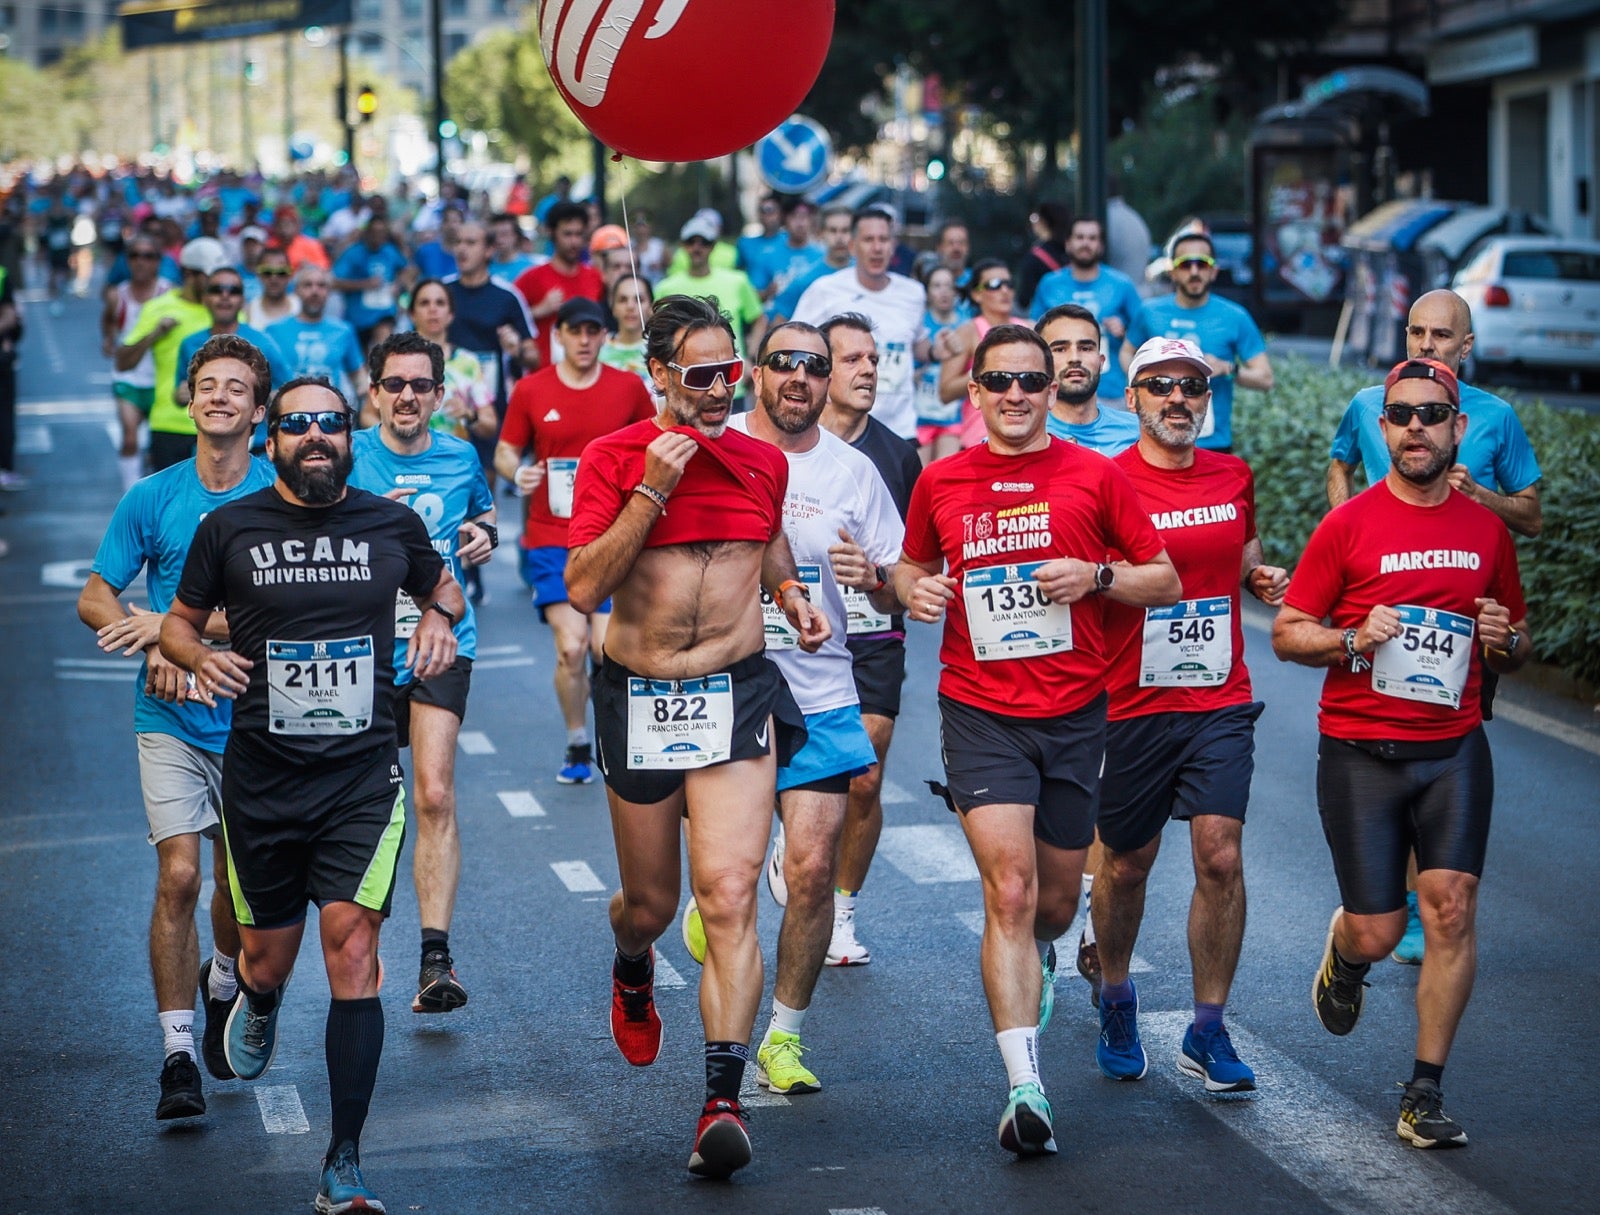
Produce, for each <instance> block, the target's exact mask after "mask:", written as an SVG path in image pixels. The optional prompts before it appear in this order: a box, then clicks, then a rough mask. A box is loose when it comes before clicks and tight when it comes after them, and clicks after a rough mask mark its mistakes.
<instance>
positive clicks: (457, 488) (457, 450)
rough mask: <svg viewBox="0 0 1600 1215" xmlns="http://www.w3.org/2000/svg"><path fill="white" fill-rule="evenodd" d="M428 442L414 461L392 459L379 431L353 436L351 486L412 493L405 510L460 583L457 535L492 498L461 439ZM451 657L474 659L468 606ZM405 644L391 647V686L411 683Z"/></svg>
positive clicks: (440, 436)
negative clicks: (421, 525) (415, 516)
mask: <svg viewBox="0 0 1600 1215" xmlns="http://www.w3.org/2000/svg"><path fill="white" fill-rule="evenodd" d="M429 433H430V435H431V436H432V438H433V442H432V443H431V444H430V445H429V447H428V450H426V451H424V452H419V453H418V454H417V455H414V456H402V455H397V454H396V453H395V452H392V451H390V450H389V449H388V448H387V447H385V446H384V444H383V439H382V438H381V437H380V436H379V434H378V428H377V427H376V426H374V427H372V428H371V429H370V430H361V431H357V432H356V436H355V438H354V440H353V441H352V443H351V451H352V452H353V453H354V459H355V464H354V467H353V468H352V469H351V471H350V484H351V485H353V486H355V487H356V488H357V489H364V490H368V491H369V492H371V493H374V494H386V493H388V492H389V491H390V490H393V489H414V490H416V491H417V492H416V493H414V494H412V495H411V496H410V497H409V498H406V499H404V501H405V503H406V505H407V506H409V507H410V508H411V509H412V510H414V511H416V512H417V514H419V515H421V516H422V521H423V522H424V523H426V524H427V525H428V539H429V540H431V541H432V542H433V547H434V551H435V552H437V553H438V554H439V556H441V557H443V558H444V559H445V561H446V562H448V563H449V566H450V573H451V575H452V576H453V577H454V578H455V580H456V581H457V582H460V581H461V577H462V571H461V562H460V561H459V560H458V559H457V557H456V531H457V529H458V528H460V526H461V525H462V523H464V522H466V520H468V519H475V518H477V517H478V516H479V515H481V514H483V513H485V512H486V511H488V510H490V509H492V508H493V506H494V495H493V494H491V493H490V492H489V482H488V481H487V480H486V479H485V478H484V475H483V465H482V464H480V463H479V462H478V453H477V450H476V449H475V448H474V447H473V446H472V444H471V443H468V442H467V441H466V440H465V439H458V438H456V437H455V436H454V435H451V434H445V433H444V432H443V431H438V430H434V431H430V432H429ZM455 635H456V646H457V650H456V652H457V653H458V654H460V655H461V657H463V658H473V657H475V656H476V655H477V652H478V621H477V617H476V616H474V615H473V612H472V603H471V601H468V603H467V610H466V611H465V612H464V613H463V614H462V617H461V619H460V620H458V621H456V626H455ZM406 644H407V643H406V642H405V641H404V640H402V639H400V638H399V637H396V638H395V643H394V670H395V677H394V681H395V683H396V684H397V685H402V684H406V683H409V682H411V679H412V674H411V669H410V668H409V667H407V666H406V665H405V662H406Z"/></svg>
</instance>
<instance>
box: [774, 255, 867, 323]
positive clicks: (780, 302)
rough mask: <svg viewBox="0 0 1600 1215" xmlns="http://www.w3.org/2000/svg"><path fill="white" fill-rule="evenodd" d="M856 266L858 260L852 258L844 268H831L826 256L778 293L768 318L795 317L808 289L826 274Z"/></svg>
mask: <svg viewBox="0 0 1600 1215" xmlns="http://www.w3.org/2000/svg"><path fill="white" fill-rule="evenodd" d="M855 264H856V259H855V258H853V257H852V258H851V259H850V260H849V261H847V262H846V263H845V264H844V265H843V266H838V267H835V266H830V265H828V262H827V255H826V254H824V255H823V257H822V260H820V261H818V262H817V264H816V265H814V266H812V267H811V269H809V270H807V271H805V272H804V273H801V274H797V275H796V276H795V277H794V278H793V279H791V280H790V281H789V285H788V286H787V287H785V288H784V289H783V290H782V291H780V292H778V294H777V295H776V296H775V297H774V298H773V301H772V306H771V307H770V308H768V309H767V317H768V318H769V319H770V318H772V317H775V316H781V317H784V318H785V319H787V318H789V317H791V316H793V315H794V310H795V309H796V308H798V307H799V306H800V297H801V296H802V295H804V294H805V293H806V288H807V287H809V286H811V284H812V283H814V282H816V281H817V280H818V279H819V278H821V277H822V276H823V275H824V274H832V273H833V272H834V270H836V269H840V270H847V269H849V268H850V267H851V266H853V265H855Z"/></svg>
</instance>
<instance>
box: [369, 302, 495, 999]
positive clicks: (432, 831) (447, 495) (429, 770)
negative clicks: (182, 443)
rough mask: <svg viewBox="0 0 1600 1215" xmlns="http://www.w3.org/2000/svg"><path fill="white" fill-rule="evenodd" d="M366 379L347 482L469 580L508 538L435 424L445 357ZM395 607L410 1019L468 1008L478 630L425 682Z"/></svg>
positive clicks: (372, 362) (392, 359)
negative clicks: (460, 811)
mask: <svg viewBox="0 0 1600 1215" xmlns="http://www.w3.org/2000/svg"><path fill="white" fill-rule="evenodd" d="M367 371H368V376H369V381H370V383H371V388H370V390H369V392H370V397H371V401H372V406H373V409H374V410H375V411H376V412H377V415H378V424H377V425H376V426H374V427H372V428H371V429H369V430H363V431H362V432H360V433H359V434H357V435H356V436H355V440H354V442H353V444H352V451H353V454H354V457H355V469H354V471H353V472H352V473H351V475H350V484H351V485H352V486H354V487H355V488H357V489H365V490H369V491H371V492H372V493H375V494H383V495H385V496H387V497H390V498H394V499H396V500H398V501H401V502H404V503H405V504H406V505H407V506H409V507H410V508H411V509H412V510H414V511H415V512H416V513H417V514H418V515H419V516H421V518H422V521H423V522H424V523H425V524H426V525H427V528H428V538H429V539H430V540H432V542H433V547H434V550H435V551H436V552H438V553H439V554H440V555H441V556H442V557H444V559H445V561H446V562H447V563H448V564H449V566H450V573H451V575H452V576H453V577H455V579H456V581H457V582H460V581H461V574H462V569H463V567H464V566H466V565H479V564H481V563H483V562H485V561H488V560H489V554H490V553H491V552H493V551H494V548H495V546H496V545H497V544H499V542H500V534H499V532H498V531H497V530H496V529H495V525H494V498H493V497H492V496H491V495H490V493H489V483H488V482H487V481H486V480H484V476H483V467H482V466H481V465H480V464H479V463H478V453H477V452H476V451H474V450H473V447H472V444H470V443H468V442H467V441H466V440H465V439H458V438H456V436H455V435H452V434H447V433H445V432H444V431H442V430H434V429H432V428H431V427H430V426H429V421H430V419H431V418H432V417H433V411H434V410H435V409H437V408H438V406H439V401H440V399H441V398H442V396H443V395H444V351H443V350H441V349H440V348H439V347H438V346H437V345H435V344H434V343H433V342H430V341H429V340H428V339H427V338H425V337H423V336H422V335H421V334H417V333H397V334H393V335H392V336H390V337H388V338H385V339H384V340H383V341H381V342H379V343H378V344H377V345H376V346H374V347H373V348H372V353H371V354H370V355H368V357H367ZM394 610H395V617H394V645H395V671H396V676H395V726H396V739H397V741H398V742H399V744H400V746H401V747H402V748H404V747H406V746H407V745H409V746H410V747H411V773H412V777H411V787H412V791H413V792H414V794H415V795H416V799H417V806H416V810H417V846H416V851H415V852H414V853H413V855H412V858H411V865H412V875H413V879H414V881H415V884H416V888H417V910H418V913H419V918H420V919H421V921H422V970H421V975H420V977H419V978H418V980H417V995H416V998H415V999H413V1000H412V1001H411V1011H412V1012H415V1013H447V1012H452V1011H454V1010H455V1009H457V1008H460V1007H461V1006H462V1005H463V1004H465V1003H466V1002H467V991H466V988H464V987H463V986H462V985H461V982H460V980H458V979H457V978H456V972H455V962H454V960H453V958H452V956H451V953H450V921H451V917H452V915H453V913H454V911H455V902H456V887H457V885H458V883H459V882H460V879H461V838H460V835H459V833H458V831H457V828H456V785H455V782H456V739H457V736H458V735H459V733H460V730H461V723H462V721H463V720H465V718H466V715H467V693H468V691H469V689H470V688H471V685H472V660H473V659H474V658H475V657H476V656H477V646H478V625H477V621H476V619H475V618H474V614H473V610H472V605H471V604H470V603H469V604H468V605H467V608H466V611H465V612H464V613H462V616H461V618H460V619H459V620H457V621H456V623H455V635H456V660H455V662H454V663H453V664H452V665H451V667H450V669H449V670H448V671H446V672H445V673H444V674H442V675H440V676H437V677H436V678H434V679H426V680H423V679H417V678H416V677H415V675H414V674H413V672H412V671H411V670H410V669H409V668H407V667H406V665H405V649H406V646H407V645H408V644H410V641H411V635H412V634H413V633H415V632H416V630H417V625H418V624H420V623H421V619H422V617H421V611H420V609H419V608H418V607H417V605H416V603H415V601H414V600H412V598H411V597H410V596H409V595H407V594H406V593H405V592H404V591H401V592H400V594H399V596H398V597H397V598H396V599H395V609H394Z"/></svg>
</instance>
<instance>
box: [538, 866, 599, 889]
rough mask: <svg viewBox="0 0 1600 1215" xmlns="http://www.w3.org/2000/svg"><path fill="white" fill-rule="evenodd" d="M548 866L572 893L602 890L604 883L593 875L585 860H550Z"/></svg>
mask: <svg viewBox="0 0 1600 1215" xmlns="http://www.w3.org/2000/svg"><path fill="white" fill-rule="evenodd" d="M550 868H551V869H554V870H555V874H556V876H557V877H558V878H560V879H561V884H562V885H563V886H565V887H566V888H567V889H568V890H570V891H572V893H573V894H588V893H589V892H590V891H591V890H604V889H605V888H606V887H605V883H604V882H602V881H601V880H600V879H599V878H598V877H596V876H595V872H594V870H593V869H590V868H589V865H588V862H587V861H551V862H550Z"/></svg>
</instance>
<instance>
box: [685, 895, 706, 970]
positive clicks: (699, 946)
mask: <svg viewBox="0 0 1600 1215" xmlns="http://www.w3.org/2000/svg"><path fill="white" fill-rule="evenodd" d="M679 927H680V928H682V929H683V947H684V948H685V949H687V950H688V951H689V956H690V957H691V958H693V959H694V960H695V961H696V962H698V963H700V965H702V966H704V965H705V964H706V926H705V922H704V921H703V920H701V919H700V905H699V904H698V903H696V902H695V901H694V896H693V895H690V896H689V905H688V906H687V907H685V908H684V909H683V920H682V922H681V923H680V924H679Z"/></svg>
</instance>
